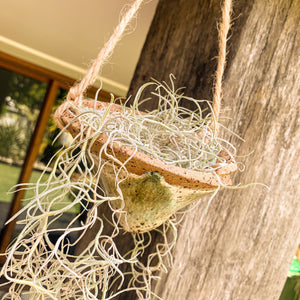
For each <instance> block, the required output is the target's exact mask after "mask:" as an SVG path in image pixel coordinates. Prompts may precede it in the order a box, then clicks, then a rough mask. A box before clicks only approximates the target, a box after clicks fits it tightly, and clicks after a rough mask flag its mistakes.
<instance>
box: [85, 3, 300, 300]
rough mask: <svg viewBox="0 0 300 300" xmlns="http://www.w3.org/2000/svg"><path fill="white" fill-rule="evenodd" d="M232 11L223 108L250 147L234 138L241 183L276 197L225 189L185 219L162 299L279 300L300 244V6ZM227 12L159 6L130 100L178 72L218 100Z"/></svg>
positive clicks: (206, 6)
mask: <svg viewBox="0 0 300 300" xmlns="http://www.w3.org/2000/svg"><path fill="white" fill-rule="evenodd" d="M233 5H234V8H233V10H234V14H233V28H232V30H231V37H230V40H229V49H228V51H229V53H228V61H227V68H226V71H225V77H224V87H223V92H224V98H223V103H222V108H223V115H226V116H227V117H230V118H231V120H230V121H229V122H227V123H228V124H227V126H228V128H229V129H230V130H233V131H234V132H236V133H237V134H239V135H240V136H241V137H243V138H244V139H245V140H246V142H242V141H241V140H240V139H237V138H235V137H234V136H232V137H231V138H230V141H231V142H232V143H233V144H234V145H235V146H236V148H237V154H238V155H240V156H241V157H240V158H239V160H241V161H242V162H243V163H244V164H245V166H246V169H245V171H244V172H243V173H237V174H236V175H235V176H234V178H233V179H234V182H235V183H236V184H238V183H243V184H247V183H252V182H260V183H264V184H267V185H268V186H269V187H270V190H267V189H266V188H264V187H262V186H261V185H255V186H251V187H248V188H245V189H240V190H230V189H224V190H223V191H222V192H220V193H219V194H218V195H217V197H216V198H215V199H214V200H213V202H212V203H211V205H210V206H209V208H208V211H207V212H206V214H205V215H204V217H203V219H202V222H200V219H201V216H202V215H203V211H204V209H205V207H206V205H207V202H206V201H205V200H202V201H201V202H200V203H199V205H198V207H197V209H196V210H193V211H192V212H190V213H188V214H187V215H186V217H185V220H184V222H183V223H182V225H181V226H180V229H179V235H178V242H177V246H176V249H175V251H174V265H173V267H172V268H171V269H170V270H169V273H168V274H161V276H162V278H161V280H160V281H159V282H158V283H157V284H156V287H155V292H156V293H157V294H158V295H159V296H160V297H162V298H163V299H164V300H171V299H179V300H187V299H191V300H194V299H195V300H196V299H197V300H198V299H199V300H202V299H203V300H207V299H212V300H215V299H222V300H223V299H234V300H245V299H253V300H257V299H278V298H279V296H280V292H281V290H282V288H283V285H284V282H285V280H286V274H287V271H288V268H289V265H290V263H291V261H292V258H293V255H294V251H295V250H296V247H297V243H299V240H300V232H299V227H300V210H299V209H298V205H297V204H298V195H299V193H300V188H299V185H298V183H299V169H300V158H299V150H300V145H299V140H300V126H299V125H300V122H299V109H300V107H299V106H300V102H299V82H300V75H299V71H298V70H299V69H300V61H299V54H300V41H299V40H300V37H299V23H300V1H299V0H276V1H271V0H241V1H234V3H233ZM220 7H221V3H220V1H219V0H209V1H204V0H202V1H199V0H188V1H187V0H167V1H166V0H160V2H159V4H158V7H157V11H156V14H155V17H154V20H153V23H152V25H151V28H150V31H149V34H148V37H147V40H146V43H145V45H144V48H143V50H142V53H141V57H140V60H139V62H138V65H137V68H136V72H135V74H134V77H133V80H132V83H131V87H130V92H129V94H134V93H135V91H137V89H138V87H140V86H141V84H143V83H144V82H146V81H149V80H150V78H151V77H153V78H155V79H157V80H160V81H162V80H165V81H168V77H169V74H170V73H173V74H174V75H175V76H176V78H177V80H176V86H177V87H181V86H185V87H186V89H185V94H186V95H189V96H191V97H194V98H197V99H211V98H212V89H213V75H214V72H215V70H216V65H217V59H216V56H217V50H218V38H217V29H216V28H217V27H216V25H217V21H218V20H219V19H220V15H221V9H220ZM153 107H155V103H153V104H152V106H148V107H145V108H146V109H151V108H153ZM221 121H222V119H221ZM225 121H226V120H225V119H223V123H224V122H225ZM253 151H254V152H253ZM252 152H253V153H252ZM96 231H97V229H96V228H95V229H94V233H95V232H96ZM93 236H94V235H93V234H91V236H89V237H87V238H86V239H85V240H84V241H83V245H84V244H87V243H88V240H89V239H91V238H93ZM122 243H123V244H126V243H128V241H126V238H123V240H122ZM118 299H119V300H120V299H126V300H129V299H130V300H131V299H137V297H136V295H135V293H132V294H130V295H121V296H120V297H118Z"/></svg>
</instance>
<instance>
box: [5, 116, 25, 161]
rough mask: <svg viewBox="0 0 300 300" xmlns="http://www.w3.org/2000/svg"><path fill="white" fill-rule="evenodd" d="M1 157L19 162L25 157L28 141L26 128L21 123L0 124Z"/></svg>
mask: <svg viewBox="0 0 300 300" xmlns="http://www.w3.org/2000/svg"><path fill="white" fill-rule="evenodd" d="M0 141H1V142H0V156H3V157H6V158H11V159H13V160H19V159H22V158H23V157H24V154H25V151H26V148H27V141H26V137H25V136H24V128H23V126H22V125H21V124H20V122H19V121H17V122H14V123H10V122H7V121H2V122H1V124H0Z"/></svg>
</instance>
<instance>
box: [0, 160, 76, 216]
mask: <svg viewBox="0 0 300 300" xmlns="http://www.w3.org/2000/svg"><path fill="white" fill-rule="evenodd" d="M20 172H21V168H20V167H16V166H11V165H8V164H5V163H0V201H2V202H11V201H12V198H13V194H12V193H8V191H9V189H11V188H12V187H13V186H14V185H15V184H17V182H18V179H19V175H20ZM41 174H42V173H41V172H39V171H33V172H32V174H31V177H30V181H29V182H31V183H35V182H36V181H37V180H38V179H39V177H40V176H41ZM48 176H49V175H47V174H45V175H44V176H43V179H42V182H45V181H46V179H47V178H48ZM12 190H13V189H12ZM33 195H34V194H33V190H29V191H27V192H26V194H25V198H29V197H32V196H33ZM78 211H79V207H73V208H72V209H71V210H70V212H74V213H77V212H78Z"/></svg>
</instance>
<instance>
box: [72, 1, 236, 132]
mask: <svg viewBox="0 0 300 300" xmlns="http://www.w3.org/2000/svg"><path fill="white" fill-rule="evenodd" d="M142 2H143V0H136V1H135V2H134V3H133V4H132V5H131V7H130V9H129V10H128V11H127V12H126V13H125V14H124V16H123V18H122V19H121V22H120V23H119V24H118V26H117V27H116V29H115V30H114V32H113V34H112V36H111V37H110V39H109V40H108V41H107V42H106V43H105V45H104V47H103V48H102V49H101V50H100V52H99V54H98V56H97V58H96V59H95V61H94V62H93V64H92V65H91V67H90V69H89V70H88V71H87V73H86V75H85V76H84V77H83V79H82V80H81V81H80V82H79V83H77V84H76V85H74V86H73V87H72V88H71V89H70V91H69V93H68V96H67V100H73V101H75V103H79V104H80V103H81V100H82V97H83V94H84V92H85V91H86V89H87V88H88V87H89V86H90V85H93V84H94V82H95V80H96V79H97V76H98V73H99V71H100V69H101V67H102V65H103V64H104V63H105V62H106V60H107V59H108V58H109V56H110V55H111V54H112V52H113V50H114V48H115V46H116V45H117V43H118V42H119V40H120V39H121V38H122V35H123V33H124V31H125V29H126V27H127V26H128V24H129V23H130V22H131V20H132V19H133V18H134V16H135V14H136V13H137V11H138V9H139V8H140V6H141V4H142ZM231 5H232V0H225V1H224V3H223V8H222V20H221V23H220V25H219V54H218V65H217V70H216V74H215V84H214V95H213V113H214V117H215V125H212V127H213V128H214V129H215V130H216V132H217V129H218V128H217V124H218V120H219V114H220V108H221V100H222V78H223V74H224V70H225V66H226V44H227V36H228V31H229V29H230V14H231Z"/></svg>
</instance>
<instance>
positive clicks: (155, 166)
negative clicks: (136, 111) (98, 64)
mask: <svg viewBox="0 0 300 300" xmlns="http://www.w3.org/2000/svg"><path fill="white" fill-rule="evenodd" d="M81 105H82V106H83V107H86V108H91V109H93V108H95V109H96V110H103V109H107V108H108V106H111V107H110V110H111V111H121V109H122V107H121V106H120V105H118V104H111V103H107V102H102V101H96V102H95V100H82V103H81ZM128 109H129V108H128ZM76 115H77V113H76V109H75V107H74V102H70V101H65V102H64V103H63V104H62V105H61V106H60V107H59V108H58V109H57V110H56V112H55V115H54V120H55V122H56V124H57V126H58V127H59V128H60V129H63V128H65V127H66V126H67V125H68V127H67V128H66V130H67V131H68V132H69V133H70V134H71V135H72V136H73V137H75V136H77V135H78V133H79V131H80V129H81V124H80V121H79V119H76V120H74V118H75V117H76ZM107 140H108V137H107V135H106V134H99V136H98V137H97V139H96V141H95V143H94V144H93V145H91V151H92V152H93V153H96V154H97V153H99V151H100V149H101V147H102V146H103V144H104V143H106V142H107ZM107 152H108V153H109V154H113V155H115V157H116V158H117V159H118V160H120V161H121V162H122V163H124V162H125V161H127V160H128V159H129V158H130V157H131V156H133V157H132V158H131V159H130V160H129V161H128V162H127V163H126V169H127V171H128V172H131V173H133V174H136V175H142V174H144V173H146V172H158V173H159V174H160V175H162V176H163V177H164V179H165V181H166V182H167V183H169V184H171V185H175V186H181V187H184V188H189V189H195V190H198V189H204V190H211V189H216V188H217V187H219V186H220V185H221V186H230V185H232V181H231V178H230V174H232V173H234V172H235V171H236V170H237V165H236V163H235V162H234V161H233V159H232V157H231V156H230V155H229V154H228V153H227V152H226V151H225V150H222V151H221V152H220V153H219V157H220V158H222V159H225V160H226V162H227V165H225V166H221V167H220V168H219V169H217V170H210V169H207V170H206V169H203V170H200V171H199V170H198V171H195V170H190V169H185V168H182V167H179V166H175V165H171V164H167V163H165V162H164V161H162V160H159V159H156V158H153V157H151V156H149V155H147V154H145V153H142V152H139V151H137V152H136V150H135V149H134V148H132V147H129V146H126V145H122V144H120V143H118V142H114V143H113V144H112V145H109V146H108V147H107ZM103 156H104V155H103ZM104 158H105V157H104Z"/></svg>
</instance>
